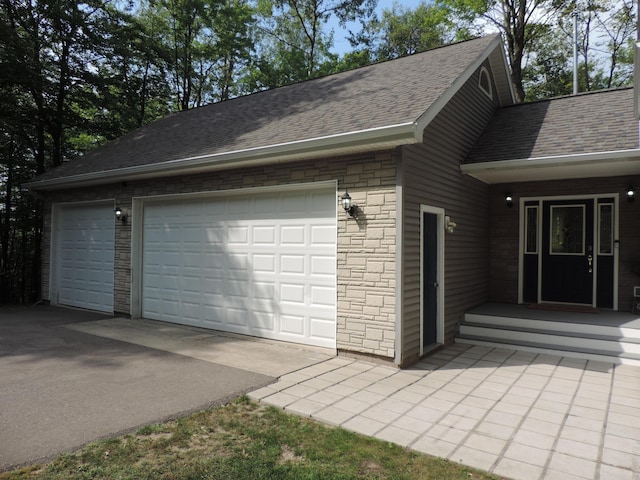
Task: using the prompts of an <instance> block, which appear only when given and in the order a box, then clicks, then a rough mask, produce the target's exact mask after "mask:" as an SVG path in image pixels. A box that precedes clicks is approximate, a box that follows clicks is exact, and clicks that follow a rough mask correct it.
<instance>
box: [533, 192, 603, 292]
mask: <svg viewBox="0 0 640 480" xmlns="http://www.w3.org/2000/svg"><path fill="white" fill-rule="evenodd" d="M542 208H543V222H542V301H543V302H562V303H578V304H588V305H591V304H592V303H593V286H594V282H593V270H594V267H595V265H594V260H595V253H594V241H593V200H592V199H581V200H562V201H545V202H543V207H542Z"/></svg>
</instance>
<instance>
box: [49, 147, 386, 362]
mask: <svg viewBox="0 0 640 480" xmlns="http://www.w3.org/2000/svg"><path fill="white" fill-rule="evenodd" d="M327 180H337V183H338V187H337V188H338V192H337V195H338V196H340V195H342V193H344V190H345V189H348V190H349V194H350V195H351V197H352V198H353V201H354V203H356V204H357V206H358V217H357V219H349V218H347V217H346V215H345V213H344V211H343V210H342V208H341V207H340V205H339V204H338V199H337V198H336V212H337V218H338V238H337V241H338V246H337V293H338V299H337V348H338V350H340V351H343V352H344V351H348V352H358V353H364V354H367V355H374V356H379V357H384V358H387V359H392V358H393V357H394V354H395V322H396V316H395V305H396V303H395V302H396V299H395V272H396V268H395V256H396V160H395V153H394V152H392V151H387V152H378V153H371V154H368V155H360V156H357V157H339V158H332V159H322V160H315V161H305V162H292V163H284V164H279V165H269V166H263V167H251V168H242V169H232V170H225V171H217V172H212V173H206V174H198V175H185V176H176V177H165V178H159V179H155V180H144V181H131V182H127V183H122V184H120V183H119V184H110V185H104V186H95V187H90V188H82V189H68V190H64V191H55V192H48V193H45V197H46V206H45V220H44V222H45V224H44V228H45V238H44V242H43V273H42V292H43V298H44V299H45V300H48V299H50V298H49V288H50V285H49V277H50V249H51V207H52V204H53V203H58V202H81V201H91V200H97V199H103V200H114V205H118V206H120V207H122V208H125V209H127V210H128V211H129V218H128V221H127V224H126V225H122V224H120V223H118V224H117V225H116V239H115V264H114V277H115V278H114V282H115V287H114V310H115V313H116V314H124V315H128V314H129V312H130V311H131V309H130V292H131V223H132V222H135V221H137V219H135V218H133V216H132V211H131V205H132V198H133V197H145V196H149V195H172V194H181V193H194V192H201V191H219V190H227V189H238V188H250V187H264V186H275V185H288V184H300V183H306V182H321V181H327ZM114 221H115V218H114Z"/></svg>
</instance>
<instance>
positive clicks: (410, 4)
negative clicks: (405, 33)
mask: <svg viewBox="0 0 640 480" xmlns="http://www.w3.org/2000/svg"><path fill="white" fill-rule="evenodd" d="M395 1H396V2H397V3H399V4H400V5H402V6H403V7H405V8H410V9H414V8H416V7H417V6H418V5H420V4H421V3H422V2H426V3H430V2H429V0H395ZM393 3H394V0H378V6H377V8H376V12H377V13H378V17H380V16H381V13H382V11H383V10H389V9H391V7H392V6H393ZM357 27H358V25H357V24H356V25H354V28H357ZM332 28H333V31H334V36H333V48H332V51H333V52H334V53H338V54H340V55H343V54H344V53H346V52H348V51H350V50H351V45H349V41H348V40H347V39H346V35H348V31H347V30H344V29H342V28H340V26H339V25H338V22H337V21H336V20H335V19H332V20H331V21H329V23H328V24H327V30H330V29H332Z"/></svg>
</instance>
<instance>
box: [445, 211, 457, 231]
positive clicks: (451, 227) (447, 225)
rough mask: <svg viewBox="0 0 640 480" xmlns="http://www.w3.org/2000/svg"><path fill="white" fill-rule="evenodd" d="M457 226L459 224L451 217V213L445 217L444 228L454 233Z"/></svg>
mask: <svg viewBox="0 0 640 480" xmlns="http://www.w3.org/2000/svg"><path fill="white" fill-rule="evenodd" d="M457 226H458V224H457V223H456V222H454V221H453V220H451V217H450V216H449V215H447V216H445V217H444V229H445V230H446V231H447V232H448V233H453V232H454V231H455V230H456V227H457Z"/></svg>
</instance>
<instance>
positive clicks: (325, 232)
mask: <svg viewBox="0 0 640 480" xmlns="http://www.w3.org/2000/svg"><path fill="white" fill-rule="evenodd" d="M335 241H336V228H335V227H334V226H333V225H312V226H311V246H315V245H328V246H333V244H334V243H335Z"/></svg>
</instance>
